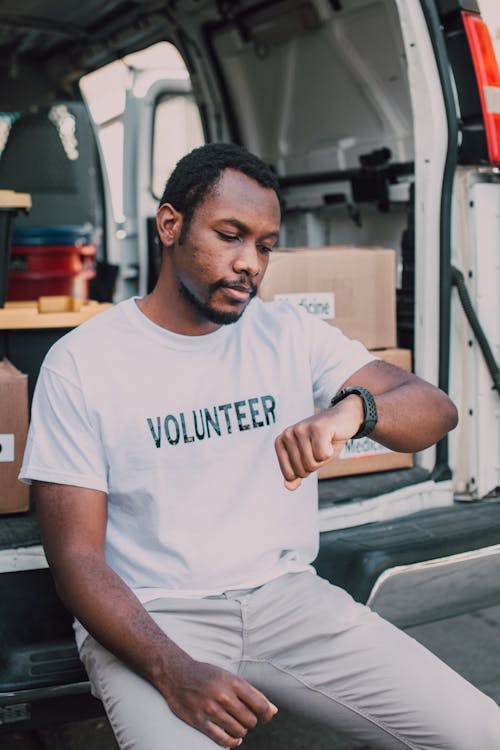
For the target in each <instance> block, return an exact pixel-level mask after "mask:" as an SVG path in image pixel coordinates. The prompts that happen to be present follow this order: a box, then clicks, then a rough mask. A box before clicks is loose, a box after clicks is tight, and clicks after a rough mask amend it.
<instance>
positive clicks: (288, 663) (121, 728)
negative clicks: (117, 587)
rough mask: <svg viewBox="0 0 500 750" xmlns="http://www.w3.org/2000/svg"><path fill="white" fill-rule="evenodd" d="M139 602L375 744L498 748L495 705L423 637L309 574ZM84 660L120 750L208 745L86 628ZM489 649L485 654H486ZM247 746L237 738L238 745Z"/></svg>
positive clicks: (276, 695)
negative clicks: (199, 595)
mask: <svg viewBox="0 0 500 750" xmlns="http://www.w3.org/2000/svg"><path fill="white" fill-rule="evenodd" d="M147 609H148V611H149V612H150V614H151V616H152V617H153V618H154V619H155V621H156V622H157V623H158V624H159V625H160V627H161V628H162V629H163V630H164V632H165V633H167V635H168V636H169V637H170V638H172V639H173V640H174V641H175V642H176V643H177V644H178V645H179V646H181V647H182V648H183V649H185V651H187V652H188V653H189V654H191V656H193V658H195V659H198V660H200V661H205V662H210V663H212V664H216V665H219V666H221V667H224V668H225V669H228V670H230V671H233V672H235V673H238V674H239V675H240V676H241V677H243V678H245V679H246V680H248V682H250V683H252V684H253V685H255V686H256V687H257V688H259V689H260V690H262V692H263V693H264V694H265V695H266V696H267V697H268V698H269V699H270V700H272V701H273V703H275V704H276V705H277V706H278V708H279V707H280V706H281V707H283V708H287V709H289V710H292V711H296V712H300V713H303V714H307V715H308V716H310V717H311V718H313V719H315V720H317V721H319V722H323V723H324V724H326V725H329V726H331V727H333V728H335V729H337V730H338V731H341V732H344V733H346V734H347V735H348V736H350V737H352V739H355V740H358V741H362V742H365V743H366V744H367V745H370V746H371V747H374V748H381V750H402V749H403V748H412V750H417V749H418V750H445V749H446V750H500V709H499V708H498V707H497V706H496V704H495V703H494V702H493V701H492V700H490V699H489V698H487V697H486V696H484V695H483V694H482V693H481V692H480V691H479V690H477V689H476V688H474V687H473V686H471V685H470V684H469V683H467V682H466V681H465V680H464V679H463V678H462V677H460V676H459V675H458V674H456V672H454V671H453V670H451V669H450V668H449V667H447V666H446V665H445V664H443V663H442V662H441V661H440V660H439V659H437V658H436V657H435V656H434V655H433V654H431V653H430V652H429V651H427V650H426V649H425V648H424V647H423V646H421V645H420V644H419V643H417V642H416V641H414V640H413V639H412V638H410V637H409V636H407V635H405V634H404V633H402V632H401V631H399V630H398V629H397V628H395V627H393V626H392V625H390V624H389V623H387V622H385V621H384V620H382V619H381V618H380V617H378V615H376V614H374V613H373V612H371V611H370V609H368V608H367V607H365V606H363V605H361V604H358V603H356V602H355V601H354V600H353V599H352V598H351V597H350V596H349V595H348V594H347V593H346V592H345V591H343V590H342V589H339V588H338V587H336V586H332V585H331V584H329V583H328V582H327V581H324V580H323V579H321V578H319V577H317V576H315V575H314V574H312V573H309V572H306V573H294V574H289V575H285V576H282V577H281V578H278V579H276V580H274V581H271V582H270V583H268V584H265V585H264V586H261V587H259V588H257V589H253V590H251V591H244V592H241V591H240V592H238V591H232V592H227V593H226V594H224V595H221V596H218V597H208V598H205V599H196V600H186V599H162V600H156V601H152V602H150V603H149V604H148V605H147ZM81 657H82V661H83V662H84V664H85V667H86V669H87V672H88V674H89V677H90V680H91V683H92V686H93V691H94V692H95V694H96V695H97V696H98V697H99V698H101V700H102V701H103V702H104V705H105V708H106V711H107V714H108V717H109V720H110V722H111V725H112V727H113V730H114V732H115V735H116V738H117V741H118V743H119V745H120V747H121V748H122V750H132V749H134V750H215V748H217V747H218V746H217V745H216V744H215V743H214V742H212V741H211V740H210V739H208V738H207V737H205V736H204V735H202V734H200V733H199V732H197V731H196V730H194V729H192V728H191V727H190V726H188V725H187V724H185V723H184V722H182V721H181V720H180V719H178V718H177V717H176V716H175V715H174V714H173V713H172V712H171V711H170V709H169V708H168V705H167V704H166V702H165V700H164V699H163V698H162V696H161V695H160V694H159V693H158V691H157V690H156V689H155V688H153V687H152V686H151V685H150V684H149V683H148V682H146V681H145V680H143V679H142V678H141V677H139V676H137V675H136V674H135V673H134V672H132V671H130V670H129V669H128V668H127V667H125V666H124V665H123V664H122V663H121V662H120V661H119V660H118V659H116V658H115V657H114V656H112V655H111V654H110V653H109V652H108V651H106V650H105V649H103V648H102V647H101V646H100V645H99V644H97V643H96V641H94V639H93V638H91V637H88V638H87V639H86V640H85V643H84V644H83V647H82V652H81ZM485 658H486V655H485ZM243 747H244V743H243Z"/></svg>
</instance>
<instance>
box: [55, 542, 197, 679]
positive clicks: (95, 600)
mask: <svg viewBox="0 0 500 750" xmlns="http://www.w3.org/2000/svg"><path fill="white" fill-rule="evenodd" d="M51 568H52V572H53V574H54V578H55V582H56V587H57V590H58V593H59V595H60V597H61V599H62V601H63V602H64V604H65V605H66V607H67V608H68V609H69V610H70V611H71V612H72V613H73V614H74V615H75V617H77V619H78V620H79V621H80V622H81V623H82V625H83V626H84V627H85V628H86V629H87V630H88V631H89V633H90V634H91V635H92V636H93V637H94V638H95V639H96V640H97V641H99V643H101V644H102V645H103V646H104V647H105V648H107V649H108V650H109V651H111V652H112V653H114V654H115V655H116V656H117V657H118V658H120V659H121V660H122V661H123V662H125V663H126V664H128V665H129V666H130V667H131V668H132V669H133V670H134V671H136V672H138V673H139V674H141V675H142V676H143V677H145V678H146V679H147V680H148V681H149V682H151V683H152V684H153V685H155V687H157V688H158V689H159V690H160V691H161V692H162V693H163V694H165V693H166V692H167V691H168V687H169V684H168V683H169V673H170V672H173V671H175V670H174V667H175V668H178V667H179V666H180V665H181V664H182V662H183V661H191V659H190V657H189V656H188V655H187V654H186V653H185V652H184V651H183V650H182V649H181V648H180V647H178V646H177V645H176V644H175V643H174V642H173V641H172V640H171V639H170V638H168V636H167V635H165V634H164V633H163V631H162V630H161V629H160V628H159V627H158V625H157V624H156V623H155V621H154V620H153V618H152V617H151V616H150V615H149V613H148V612H147V610H146V609H145V608H144V606H143V605H142V604H141V602H140V601H139V600H138V599H137V597H136V596H135V594H134V593H133V592H132V591H131V589H130V588H129V587H128V586H127V585H126V584H125V582H124V581H123V580H122V579H121V578H120V577H119V576H118V575H117V574H116V573H115V572H114V571H113V570H112V569H111V568H110V567H109V566H108V565H107V564H106V563H105V561H104V560H103V559H102V558H101V557H100V556H99V555H98V554H97V553H94V552H93V551H90V552H87V551H82V552H73V553H72V554H71V555H68V556H67V557H66V558H65V559H61V560H58V561H57V562H52V564H51Z"/></svg>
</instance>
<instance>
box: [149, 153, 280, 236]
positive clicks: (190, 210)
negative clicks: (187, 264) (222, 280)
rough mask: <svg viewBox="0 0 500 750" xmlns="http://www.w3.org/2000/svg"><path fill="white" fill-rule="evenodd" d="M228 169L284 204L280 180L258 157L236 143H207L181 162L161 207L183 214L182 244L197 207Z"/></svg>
mask: <svg viewBox="0 0 500 750" xmlns="http://www.w3.org/2000/svg"><path fill="white" fill-rule="evenodd" d="M225 169H234V170H236V171H237V172H242V173H243V174H245V175H247V177H250V178H252V179H253V180H255V181H256V182H258V183H259V185H262V187H266V188H270V189H271V190H274V192H275V193H276V196H277V198H278V201H279V203H280V206H281V204H282V201H281V195H280V189H279V183H278V178H277V176H276V174H275V173H274V172H273V171H272V169H271V167H269V166H268V165H267V164H265V163H264V162H263V161H262V160H261V159H259V157H258V156H255V154H252V153H250V151H247V149H246V148H243V146H237V145H236V144H234V143H208V144H206V145H204V146H200V147H199V148H195V149H193V151H190V152H189V153H188V154H186V156H183V157H182V159H180V160H179V161H178V162H177V164H176V166H175V169H174V171H173V172H172V174H171V175H170V177H169V178H168V180H167V184H166V185H165V190H164V191H163V195H162V197H161V200H160V206H161V205H163V204H164V203H170V204H171V205H172V206H173V207H174V208H175V209H176V210H177V211H179V213H181V214H182V215H183V225H182V232H181V237H180V241H181V242H182V240H183V238H184V236H185V234H186V231H187V229H188V227H189V224H190V222H191V219H192V218H193V214H194V211H195V209H196V207H197V206H198V205H199V204H200V203H201V202H202V201H203V199H204V198H205V196H206V195H207V194H208V193H210V191H211V190H213V189H214V188H215V187H216V185H217V183H218V181H219V179H220V177H221V175H222V172H223V171H224V170H225Z"/></svg>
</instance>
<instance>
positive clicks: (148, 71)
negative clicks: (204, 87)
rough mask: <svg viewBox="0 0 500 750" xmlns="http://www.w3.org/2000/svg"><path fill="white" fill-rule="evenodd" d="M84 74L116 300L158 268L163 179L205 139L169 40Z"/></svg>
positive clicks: (144, 287) (146, 282)
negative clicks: (103, 179)
mask: <svg viewBox="0 0 500 750" xmlns="http://www.w3.org/2000/svg"><path fill="white" fill-rule="evenodd" d="M87 79H88V80H87V81H85V80H84V81H83V82H82V91H83V92H84V95H85V96H86V99H87V103H88V105H89V108H90V111H91V112H92V114H93V117H94V120H95V124H96V129H97V133H98V136H99V140H100V144H101V149H102V156H103V161H104V163H105V165H106V171H107V172H108V185H109V190H110V193H111V204H112V207H113V217H112V218H111V226H112V227H113V231H112V235H113V236H112V237H110V238H109V245H110V248H111V249H110V254H111V255H112V256H113V258H114V262H115V263H116V264H117V265H118V266H119V268H120V273H119V287H118V289H117V294H116V297H115V299H123V298H125V297H129V296H130V295H132V294H139V295H144V294H146V293H147V292H149V291H150V290H151V289H152V288H153V286H154V283H155V280H156V277H157V274H158V269H159V263H160V248H159V246H158V244H157V241H156V225H155V218H154V217H155V214H156V209H157V207H158V202H159V200H160V198H161V196H162V193H163V190H164V187H165V182H166V180H167V178H168V176H169V174H170V172H171V171H172V169H173V168H174V166H175V164H176V162H177V161H178V160H179V159H180V158H181V156H183V155H184V154H185V153H187V152H188V151H190V150H191V149H192V148H195V147H196V146H201V145H202V144H203V143H204V142H205V137H204V132H203V127H202V122H201V117H200V111H199V109H198V106H197V104H196V103H195V100H194V97H193V94H192V89H191V82H190V78H189V74H188V71H187V69H186V67H185V65H184V62H183V60H182V58H181V56H180V55H179V53H178V51H177V50H176V48H175V47H174V46H173V45H172V44H170V43H168V42H159V43H157V44H154V45H152V46H151V47H148V48H146V49H144V50H141V51H140V52H136V53H134V54H131V55H127V56H126V57H124V58H123V59H122V60H120V61H119V62H118V64H117V62H114V63H111V64H110V65H107V66H105V68H103V69H101V70H99V71H96V72H95V73H92V74H90V76H88V77H87ZM101 82H102V83H101ZM113 86H114V88H113ZM110 96H111V100H112V99H113V98H114V100H115V103H114V105H113V104H111V108H110ZM103 109H104V110H105V111H107V114H105V115H103V114H102V112H103Z"/></svg>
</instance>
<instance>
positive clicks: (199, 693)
mask: <svg viewBox="0 0 500 750" xmlns="http://www.w3.org/2000/svg"><path fill="white" fill-rule="evenodd" d="M162 693H163V695H164V696H165V698H166V700H167V703H168V705H169V706H170V708H171V709H172V711H173V712H174V713H175V714H176V715H177V716H178V717H179V718H180V719H182V720H183V721H185V722H186V724H189V725H190V726H192V727H194V728H195V729H197V730H198V731H200V732H202V733H203V734H206V735H207V736H208V737H210V739H212V740H213V741H214V742H216V743H217V744H218V745H221V747H238V746H239V745H241V743H242V742H243V737H245V736H246V735H247V733H248V730H249V729H253V728H254V727H255V726H256V725H257V724H258V722H259V721H261V722H264V723H265V722H268V721H270V720H271V719H272V718H273V716H274V715H275V714H276V713H277V711H278V709H277V708H276V706H274V705H273V704H272V703H270V702H269V701H268V700H267V698H266V697H265V696H264V695H263V694H262V693H261V692H260V691H259V690H257V689H256V688H254V687H253V686H252V685H250V684H249V683H248V682H246V680H243V679H241V678H240V677H237V676H236V675H233V674H231V673H230V672H227V671H226V670H225V669H221V668H220V667H215V666H213V665H211V664H206V663H204V662H199V661H194V660H193V659H190V658H189V657H187V658H186V659H185V660H184V659H183V660H182V662H181V664H179V663H177V664H176V665H175V666H174V667H173V668H171V669H170V670H169V685H168V686H167V688H166V689H164V690H162Z"/></svg>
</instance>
